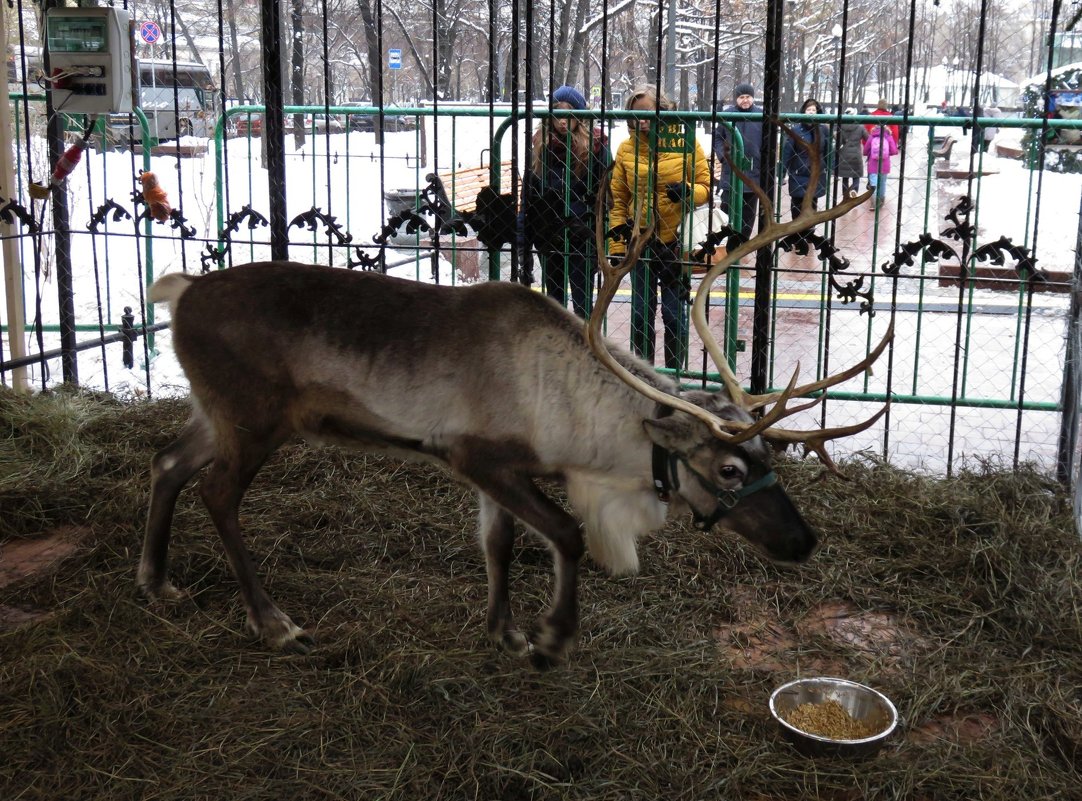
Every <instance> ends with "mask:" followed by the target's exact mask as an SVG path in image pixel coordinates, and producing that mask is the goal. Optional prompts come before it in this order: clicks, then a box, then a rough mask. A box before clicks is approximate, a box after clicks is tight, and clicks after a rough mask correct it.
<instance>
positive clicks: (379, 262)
mask: <svg viewBox="0 0 1082 801" xmlns="http://www.w3.org/2000/svg"><path fill="white" fill-rule="evenodd" d="M353 252H354V253H356V254H357V259H356V260H354V259H352V258H347V260H346V266H347V267H348V268H349V269H351V270H356V269H357V268H358V267H360V268H361V270H363V271H364V272H372V273H381V272H384V269H383V253H384V249H383V248H380V249H379V252H378V253H377V254H376V255H375V256H369V255H368V254H367V253H365V252H364V250H362V249H361V248H359V247H354V248H353Z"/></svg>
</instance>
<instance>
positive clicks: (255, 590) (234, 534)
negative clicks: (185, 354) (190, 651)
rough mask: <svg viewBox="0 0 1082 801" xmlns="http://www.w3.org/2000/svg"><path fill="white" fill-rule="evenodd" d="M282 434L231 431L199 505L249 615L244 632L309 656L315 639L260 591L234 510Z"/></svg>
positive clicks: (281, 438)
mask: <svg viewBox="0 0 1082 801" xmlns="http://www.w3.org/2000/svg"><path fill="white" fill-rule="evenodd" d="M285 438H286V432H273V433H265V434H257V433H255V430H254V429H247V430H242V429H240V428H239V427H237V426H231V427H230V428H229V434H227V435H225V437H224V439H226V441H224V442H221V443H220V447H219V452H218V454H217V455H216V456H215V458H214V461H213V462H211V465H210V467H209V468H208V470H207V474H206V476H205V478H204V479H203V482H202V485H201V487H200V489H201V494H202V496H203V503H204V504H205V505H206V507H207V511H209V512H210V516H211V519H212V520H213V521H214V526H215V528H217V530H218V535H219V536H220V537H221V540H222V545H223V546H224V547H225V552H226V556H227V557H228V558H229V564H230V567H231V568H232V569H233V575H234V576H236V578H237V583H238V584H239V585H240V592H241V597H242V598H243V599H244V605H245V607H246V608H247V611H248V628H250V629H251V630H252V632H253V633H254V634H256V635H257V636H259V637H261V638H262V639H263V640H265V641H266V642H268V643H269V644H270V645H272V646H273V647H275V648H278V649H281V650H284V651H293V652H295V653H302V654H305V653H308V652H309V651H310V650H311V649H312V647H313V646H314V645H315V641H314V640H313V639H312V637H311V636H310V635H308V634H307V633H306V632H305V631H304V629H302V628H300V627H299V626H297V625H296V624H294V623H293V621H292V620H291V619H290V618H289V616H288V615H287V614H285V613H284V612H282V611H281V610H280V609H279V608H278V607H277V606H276V605H275V603H274V601H273V600H271V597H270V596H269V595H268V594H267V592H266V590H264V589H263V586H262V584H261V583H260V581H259V576H258V575H257V574H256V570H255V565H254V564H253V562H252V558H251V556H250V555H249V553H248V549H247V548H245V546H244V541H243V539H242V537H241V531H240V520H239V518H238V512H239V509H240V503H241V499H242V498H243V497H244V493H245V491H246V490H247V489H248V485H249V484H251V482H252V479H253V478H255V475H256V473H258V472H259V468H260V467H262V466H263V463H264V462H265V461H266V459H267V457H268V456H270V454H272V453H273V452H274V451H275V450H276V449H277V448H278V446H279V445H280V444H281V443H282V442H283V441H284V440H285Z"/></svg>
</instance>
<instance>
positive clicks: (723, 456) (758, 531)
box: [585, 140, 894, 562]
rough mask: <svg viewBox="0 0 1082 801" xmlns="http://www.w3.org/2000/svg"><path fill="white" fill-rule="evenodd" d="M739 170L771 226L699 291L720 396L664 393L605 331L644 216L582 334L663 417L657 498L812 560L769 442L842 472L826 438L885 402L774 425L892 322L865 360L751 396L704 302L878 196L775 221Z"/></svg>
mask: <svg viewBox="0 0 1082 801" xmlns="http://www.w3.org/2000/svg"><path fill="white" fill-rule="evenodd" d="M799 143H800V144H801V145H802V146H806V147H807V148H808V149H809V150H811V151H812V152H811V155H812V158H811V164H812V175H811V177H810V180H811V181H812V182H813V185H814V182H815V181H817V180H818V165H819V160H818V158H817V157H816V153H815V152H814V148H815V145H814V144H811V145H808V144H807V143H805V142H803V140H799ZM730 163H731V162H730ZM732 166H733V169H734V171H735V173H736V174H737V175H738V176H739V177H740V178H741V179H742V180H744V181H745V182H746V183H747V184H748V185H749V186H751V187H752V189H753V190H754V191H755V193H756V194H757V195H758V197H759V201H760V203H761V204H762V207H763V211H764V218H765V221H766V222H765V224H764V227H763V228H762V230H760V232H759V233H758V234H757V235H756V236H755V237H753V238H752V239H749V240H748V241H746V242H742V243H740V244H738V245H737V246H736V247H734V248H733V249H732V250H731V251H729V252H728V253H727V254H726V255H725V256H724V257H723V258H722V259H721V260H719V261H718V262H716V263H715V264H714V265H713V266H712V267H711V268H710V269H709V270H708V271H707V273H706V274H705V275H704V276H703V278H702V280H701V281H700V284H699V287H698V289H697V291H696V294H695V301H694V304H693V306H692V315H691V317H692V320H693V322H694V324H695V329H696V330H697V331H698V333H699V336H700V338H701V339H702V341H703V343H704V347H705V348H706V350H707V352H708V353H709V354H710V357H711V360H712V361H713V362H714V365H715V367H716V369H717V371H718V375H719V376H720V377H721V382H722V384H723V386H724V389H723V390H722V391H719V392H715V393H709V392H701V391H696V392H688V393H684V394H682V395H672V394H669V393H666V392H665V391H663V390H661V389H658V388H657V387H654V386H651V385H649V384H647V383H646V382H644V381H642V380H641V379H639V378H638V377H637V376H635V375H634V374H633V373H632V372H631V371H629V370H627V369H626V368H625V367H624V366H623V365H621V364H620V363H619V362H618V361H617V360H616V359H615V358H614V357H613V356H612V354H611V353H610V352H609V350H608V348H607V346H606V343H605V339H604V337H603V336H602V332H601V322H602V320H603V318H604V316H605V311H606V310H607V308H608V306H609V303H610V302H611V301H612V298H613V296H614V295H615V293H616V290H617V288H618V287H619V285H620V282H621V281H622V280H623V278H624V276H626V275H627V273H628V272H629V271H630V270H631V268H632V267H633V266H634V265H635V263H636V261H637V260H638V259H639V257H640V255H641V254H642V252H643V250H644V248H645V247H646V245H647V244H648V242H649V240H650V238H651V237H652V236H653V232H654V229H653V226H652V225H651V226H649V227H648V228H646V229H645V230H640V228H639V223H640V221H641V220H640V219H636V220H635V224H634V225H633V226H632V228H633V233H632V237H631V241H630V243H629V245H628V248H627V254H626V256H624V258H623V259H622V260H621V261H619V262H618V263H616V264H610V263H609V262H608V261H607V260H606V259H605V258H604V257H603V256H600V257H599V262H600V265H599V266H600V270H601V273H602V275H603V277H604V281H603V284H602V287H601V290H600V292H599V293H598V300H597V304H596V306H595V308H594V311H593V314H592V315H591V317H590V321H589V323H588V325H587V327H586V330H585V336H586V341H587V343H588V345H589V346H590V348H591V350H592V351H593V352H594V354H595V355H596V356H597V358H598V359H599V360H600V361H601V362H602V363H603V364H604V365H605V366H606V367H607V368H608V369H609V370H611V371H612V372H613V373H615V374H616V375H617V376H619V378H620V379H621V380H623V381H624V382H625V383H627V384H628V385H629V386H631V387H633V388H634V389H636V390H637V391H639V392H641V393H642V394H643V395H645V396H647V397H648V398H650V399H651V400H653V401H654V402H655V403H657V404H658V409H659V410H660V413H659V414H658V416H657V419H652V420H646V421H644V423H643V425H644V428H645V430H646V434H647V436H648V437H649V438H650V440H651V441H652V442H653V443H654V458H653V461H654V483H655V486H656V488H657V490H658V493H659V495H661V496H662V497H664V496H665V494H671V496H672V497H673V499H674V500H675V501H676V502H677V504H683V505H686V506H688V507H689V508H690V511H691V512H692V514H693V515H694V517H695V520H696V522H697V523H698V524H699V525H700V526H702V527H704V528H709V527H711V526H713V525H714V524H715V523H717V522H719V521H721V522H722V523H723V524H724V525H725V527H727V528H730V529H732V530H734V531H736V532H737V533H738V534H741V535H742V536H743V537H745V538H746V539H748V540H749V541H751V542H753V543H755V544H757V545H758V546H760V547H761V548H762V549H763V550H764V551H765V552H766V553H767V554H768V555H769V556H771V557H772V558H775V559H779V560H783V561H797V562H799V561H803V560H805V559H807V558H808V557H809V556H811V554H812V553H813V551H814V550H815V546H816V542H817V538H816V534H815V532H814V531H813V530H812V529H811V527H810V526H808V524H807V523H806V522H805V521H804V519H803V518H802V517H801V515H800V513H799V511H797V509H796V507H795V506H794V505H793V503H792V501H791V500H790V499H789V497H788V496H787V495H786V494H785V490H784V489H782V487H781V485H780V484H779V483H778V481H777V478H776V476H775V474H774V470H773V468H772V466H771V449H770V447H769V446H768V445H767V444H766V442H765V441H764V440H766V439H769V440H771V441H775V442H783V443H800V444H802V445H803V446H804V448H805V452H808V451H812V452H814V453H816V454H817V455H818V456H819V458H820V460H821V461H822V463H823V464H824V465H825V466H826V467H827V468H828V469H829V470H831V471H832V472H834V473H836V474H838V475H840V473H839V472H838V469H837V466H836V465H835V464H834V461H833V460H832V459H831V458H830V455H829V454H828V453H827V451H826V447H825V444H826V442H827V441H828V440H831V439H836V438H838V437H843V436H849V435H852V434H856V433H858V432H860V431H863V430H865V429H866V428H868V427H870V426H871V425H872V424H873V423H875V421H876V420H878V419H879V418H880V417H881V416H882V415H883V414H884V413H885V412H886V408H887V407H884V408H883V409H882V410H880V411H879V412H878V413H877V414H875V415H874V416H873V417H871V418H870V419H869V420H866V421H864V422H862V423H858V424H856V425H852V426H846V427H841V428H832V429H815V430H812V431H797V430H792V429H785V428H779V427H777V426H776V423H778V422H779V421H780V420H782V419H783V418H784V417H787V416H789V415H792V414H794V413H796V412H798V411H802V410H804V409H807V408H810V407H811V406H814V405H815V404H816V403H818V402H819V401H820V400H821V399H822V395H820V396H819V397H818V398H816V399H813V400H811V401H809V402H807V403H804V404H800V405H797V406H794V407H790V405H789V404H790V402H791V401H792V400H793V399H794V398H798V397H802V396H807V395H810V394H811V393H814V392H821V391H822V390H825V389H827V388H829V387H831V386H834V385H835V384H839V383H841V382H843V381H846V380H848V379H849V378H852V377H854V376H856V375H858V374H860V373H861V372H863V371H864V370H866V369H868V367H869V366H870V365H871V364H872V363H873V362H874V361H875V360H876V359H877V358H878V357H879V356H880V354H882V352H883V351H884V349H885V348H886V346H887V344H888V343H889V342H890V341H891V339H892V338H893V335H894V333H893V332H894V328H893V323H892V324H891V326H890V328H889V329H888V330H887V333H886V335H885V336H884V337H883V340H882V341H881V342H880V343H879V345H878V346H877V347H876V348H875V349H874V350H873V351H872V352H871V353H870V354H869V355H868V356H867V358H865V359H864V360H863V361H861V362H859V363H858V364H855V365H853V366H852V367H850V368H849V369H847V370H843V371H841V372H839V373H837V374H835V375H833V376H828V377H826V378H823V379H821V380H819V381H816V382H813V383H810V384H805V385H798V384H797V378H798V376H799V369H800V368H799V365H798V366H797V369H796V370H795V371H794V373H793V376H792V378H791V379H790V381H789V384H788V386H786V388H785V389H784V390H782V391H780V392H774V393H770V394H766V395H750V394H748V393H746V392H744V390H743V387H742V386H741V384H740V381H739V380H738V379H737V378H736V376H735V375H734V374H733V372H732V369H731V368H730V366H729V361H728V359H727V358H726V356H725V354H724V352H723V350H722V348H721V345H720V344H719V343H718V342H717V340H716V339H714V337H713V335H712V333H711V331H710V328H709V325H708V324H707V319H706V304H707V298H708V297H709V293H710V289H711V287H712V286H713V283H714V281H715V280H716V279H717V277H718V276H719V275H721V274H722V273H723V272H725V271H727V270H728V269H729V268H730V267H731V266H732V265H733V264H735V263H736V262H737V261H739V260H740V259H741V258H743V257H744V256H747V255H750V254H752V253H754V252H755V251H756V250H759V249H760V248H763V247H767V246H770V245H771V244H772V243H774V242H776V241H777V240H779V239H781V238H783V237H785V236H787V235H788V234H791V233H796V232H799V231H803V230H806V229H808V228H811V227H812V226H815V225H817V224H819V223H821V222H824V221H827V220H832V219H835V218H837V217H840V216H842V215H843V214H845V213H847V212H848V211H849V210H851V209H853V208H855V207H856V206H857V205H859V204H861V203H863V202H864V201H866V200H867V199H868V198H869V197H870V196H871V192H866V193H864V194H863V195H858V196H854V197H850V198H846V199H844V200H843V201H842V202H840V203H839V204H838V205H836V206H833V207H832V208H829V209H825V210H823V211H819V212H816V211H814V210H813V209H812V208H811V201H810V197H807V198H805V202H804V207H803V208H802V210H801V213H800V215H799V216H798V217H797V218H796V219H794V220H791V221H789V222H785V223H779V222H775V221H774V215H773V206H772V204H771V202H770V198H769V197H768V196H767V195H766V193H765V192H763V191H762V189H761V188H760V187H758V186H757V185H755V184H754V183H753V182H751V181H750V180H748V179H747V177H746V176H745V175H744V174H743V173H741V172H740V170H739V168H737V167H736V165H732ZM598 205H599V208H598V213H597V220H598V224H597V230H596V237H597V252H598V253H599V254H604V253H605V247H604V244H605V243H604V228H603V227H602V221H603V219H604V214H603V213H602V212H603V209H602V208H600V206H601V202H600V201H599V204H598ZM766 407H770V408H769V410H768V411H766V412H765V413H761V415H760V416H759V417H756V416H755V414H754V413H755V412H757V411H759V410H762V409H764V408H766Z"/></svg>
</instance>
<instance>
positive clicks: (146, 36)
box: [139, 20, 162, 44]
mask: <svg viewBox="0 0 1082 801" xmlns="http://www.w3.org/2000/svg"><path fill="white" fill-rule="evenodd" d="M139 38H140V39H142V40H143V41H144V42H146V43H147V44H154V43H155V42H157V41H158V40H159V39H161V38H162V29H161V28H160V27H159V26H158V23H156V22H151V21H150V20H146V21H145V22H144V23H143V24H142V25H140V26H139Z"/></svg>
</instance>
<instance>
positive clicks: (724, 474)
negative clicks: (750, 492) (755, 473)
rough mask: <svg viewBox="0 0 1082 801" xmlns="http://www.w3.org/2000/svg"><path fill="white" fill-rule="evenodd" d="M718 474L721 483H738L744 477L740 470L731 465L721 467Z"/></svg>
mask: <svg viewBox="0 0 1082 801" xmlns="http://www.w3.org/2000/svg"><path fill="white" fill-rule="evenodd" d="M718 473H719V475H720V476H721V478H722V480H723V481H739V480H740V479H742V478H743V477H744V474H743V473H742V472H740V468H739V467H736V466H735V465H731V464H727V465H725V466H724V467H722V468H721V470H719V471H718Z"/></svg>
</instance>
